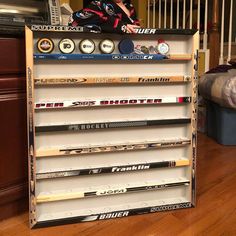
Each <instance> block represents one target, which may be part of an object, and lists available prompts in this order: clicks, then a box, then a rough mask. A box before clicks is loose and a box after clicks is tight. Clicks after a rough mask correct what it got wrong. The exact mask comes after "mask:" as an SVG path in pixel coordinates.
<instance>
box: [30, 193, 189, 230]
mask: <svg viewBox="0 0 236 236" xmlns="http://www.w3.org/2000/svg"><path fill="white" fill-rule="evenodd" d="M190 207H193V205H192V203H191V202H189V201H188V199H187V198H185V197H180V198H170V199H165V200H164V201H163V200H155V201H149V202H145V201H142V202H136V203H133V204H129V205H123V206H121V205H120V206H113V207H107V208H93V209H90V210H89V211H88V210H86V211H81V212H80V214H79V215H78V214H77V213H78V212H76V211H74V212H62V213H57V214H50V215H49V214H42V215H40V216H39V217H38V221H37V224H36V225H35V226H34V228H38V227H48V226H55V225H61V224H73V223H78V222H87V221H95V220H106V219H115V218H122V217H127V216H134V215H141V214H146V213H155V212H160V211H169V210H177V209H183V208H190Z"/></svg>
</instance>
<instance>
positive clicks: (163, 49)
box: [37, 38, 169, 55]
mask: <svg viewBox="0 0 236 236" xmlns="http://www.w3.org/2000/svg"><path fill="white" fill-rule="evenodd" d="M37 48H38V51H39V52H41V53H51V52H52V51H53V49H54V43H53V41H52V40H51V39H49V38H42V39H39V40H38V42H37ZM58 48H59V50H60V51H61V52H62V53H64V54H70V53H73V52H74V50H75V48H76V46H75V42H74V41H73V40H72V39H69V38H64V39H62V40H61V41H60V42H59V44H58ZM79 49H80V51H81V53H83V54H91V53H93V52H94V51H95V49H96V45H95V43H94V41H93V40H91V39H83V40H81V41H80V43H79ZM118 49H119V52H120V53H121V54H130V53H137V54H143V53H144V54H163V55H166V54H167V53H168V52H169V45H168V44H167V43H165V42H164V41H162V42H159V43H158V45H157V46H156V47H153V46H150V47H149V48H147V47H146V46H140V45H136V46H134V43H133V41H132V40H131V39H128V38H126V39H123V40H121V41H120V42H119V44H118ZM99 50H100V51H101V53H103V54H111V53H113V52H114V50H115V43H114V42H113V41H112V40H111V39H104V40H102V41H101V42H100V43H99Z"/></svg>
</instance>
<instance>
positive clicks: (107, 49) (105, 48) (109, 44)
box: [99, 39, 115, 54]
mask: <svg viewBox="0 0 236 236" xmlns="http://www.w3.org/2000/svg"><path fill="white" fill-rule="evenodd" d="M99 49H100V51H101V52H102V53H104V54H111V53H113V51H114V50H115V44H114V42H113V41H112V40H110V39H104V40H102V41H101V42H100V44H99Z"/></svg>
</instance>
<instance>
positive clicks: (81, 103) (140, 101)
mask: <svg viewBox="0 0 236 236" xmlns="http://www.w3.org/2000/svg"><path fill="white" fill-rule="evenodd" d="M190 102H191V97H164V98H157V97H150V98H128V99H126V98H124V99H119V98H118V99H96V100H75V101H59V102H53V101H52V102H48V101H47V102H38V103H35V109H36V110H37V109H59V108H77V107H94V106H127V105H157V104H173V103H190Z"/></svg>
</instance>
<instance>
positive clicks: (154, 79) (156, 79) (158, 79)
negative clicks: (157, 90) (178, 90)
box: [138, 77, 170, 83]
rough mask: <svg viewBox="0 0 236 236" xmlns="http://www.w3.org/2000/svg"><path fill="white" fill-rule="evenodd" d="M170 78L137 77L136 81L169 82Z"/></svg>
mask: <svg viewBox="0 0 236 236" xmlns="http://www.w3.org/2000/svg"><path fill="white" fill-rule="evenodd" d="M169 81H170V78H163V77H160V78H150V79H149V78H139V79H138V82H140V83H156V82H169Z"/></svg>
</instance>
